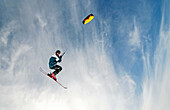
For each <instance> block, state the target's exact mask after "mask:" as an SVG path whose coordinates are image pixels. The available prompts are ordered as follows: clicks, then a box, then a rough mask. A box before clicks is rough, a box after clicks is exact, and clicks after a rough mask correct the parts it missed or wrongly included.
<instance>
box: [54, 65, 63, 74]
mask: <svg viewBox="0 0 170 110" xmlns="http://www.w3.org/2000/svg"><path fill="white" fill-rule="evenodd" d="M54 69H55V71H54V75H57V74H58V73H59V72H60V71H61V70H62V67H61V66H59V65H56V66H55V67H54Z"/></svg>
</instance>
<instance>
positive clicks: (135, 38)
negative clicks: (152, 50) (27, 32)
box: [129, 18, 141, 51]
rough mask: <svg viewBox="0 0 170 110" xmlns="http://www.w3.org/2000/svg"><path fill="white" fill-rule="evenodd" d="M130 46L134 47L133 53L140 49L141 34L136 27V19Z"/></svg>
mask: <svg viewBox="0 0 170 110" xmlns="http://www.w3.org/2000/svg"><path fill="white" fill-rule="evenodd" d="M129 37H130V39H129V45H130V46H131V47H132V49H131V51H133V50H136V49H138V48H140V45H141V44H140V43H141V41H140V33H139V31H138V28H137V25H136V19H135V18H134V30H133V31H131V32H130V33H129Z"/></svg>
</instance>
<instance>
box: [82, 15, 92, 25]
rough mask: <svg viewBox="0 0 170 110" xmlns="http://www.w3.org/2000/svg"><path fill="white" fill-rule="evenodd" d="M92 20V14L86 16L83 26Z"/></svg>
mask: <svg viewBox="0 0 170 110" xmlns="http://www.w3.org/2000/svg"><path fill="white" fill-rule="evenodd" d="M93 18H94V15H93V14H90V15H88V16H87V17H86V18H85V19H84V20H83V24H87V23H89V22H90V21H91V20H92V19H93Z"/></svg>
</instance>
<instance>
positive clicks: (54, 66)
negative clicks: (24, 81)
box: [48, 50, 65, 80]
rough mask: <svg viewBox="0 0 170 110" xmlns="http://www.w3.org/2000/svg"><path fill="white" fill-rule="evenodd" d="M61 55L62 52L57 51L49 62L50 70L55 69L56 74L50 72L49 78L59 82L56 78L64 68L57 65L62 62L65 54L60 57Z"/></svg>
mask: <svg viewBox="0 0 170 110" xmlns="http://www.w3.org/2000/svg"><path fill="white" fill-rule="evenodd" d="M60 53H61V52H60V50H57V51H56V52H55V54H54V55H52V56H51V58H50V60H49V68H50V69H54V72H52V73H51V72H50V73H49V74H48V76H50V77H52V78H53V79H54V80H57V79H56V77H55V76H56V75H57V74H58V73H59V72H60V71H61V70H62V67H61V66H59V65H57V63H60V62H61V61H62V57H63V55H64V54H65V52H64V53H63V54H62V55H60Z"/></svg>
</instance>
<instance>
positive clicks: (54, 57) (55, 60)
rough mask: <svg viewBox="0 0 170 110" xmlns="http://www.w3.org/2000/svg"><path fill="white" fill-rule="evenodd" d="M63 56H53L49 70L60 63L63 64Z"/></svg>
mask: <svg viewBox="0 0 170 110" xmlns="http://www.w3.org/2000/svg"><path fill="white" fill-rule="evenodd" d="M61 60H62V56H58V55H55V54H54V55H52V56H51V58H50V60H49V68H50V69H52V68H53V67H54V66H56V65H57V63H58V62H61Z"/></svg>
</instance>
